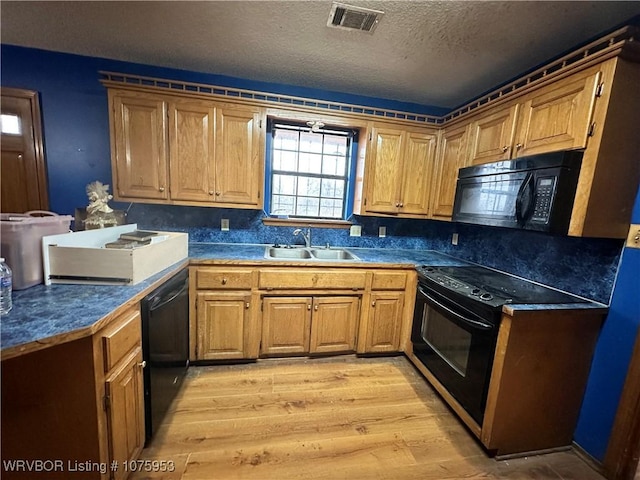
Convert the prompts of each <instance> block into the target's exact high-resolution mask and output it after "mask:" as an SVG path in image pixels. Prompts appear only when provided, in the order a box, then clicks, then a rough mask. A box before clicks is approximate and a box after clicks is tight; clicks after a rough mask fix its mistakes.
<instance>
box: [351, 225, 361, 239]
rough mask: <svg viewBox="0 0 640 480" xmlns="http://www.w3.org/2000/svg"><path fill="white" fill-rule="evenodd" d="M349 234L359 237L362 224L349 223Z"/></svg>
mask: <svg viewBox="0 0 640 480" xmlns="http://www.w3.org/2000/svg"><path fill="white" fill-rule="evenodd" d="M349 235H350V236H352V237H360V236H361V235H362V225H351V228H350V229H349Z"/></svg>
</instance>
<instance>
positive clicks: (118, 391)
mask: <svg viewBox="0 0 640 480" xmlns="http://www.w3.org/2000/svg"><path fill="white" fill-rule="evenodd" d="M142 365H143V364H142V349H141V348H140V347H138V348H136V349H135V350H134V351H133V352H131V354H130V355H129V356H128V357H127V358H126V359H125V360H123V362H122V365H121V366H120V367H119V368H116V369H115V371H114V372H113V373H112V374H111V375H110V376H109V377H108V378H107V379H106V381H105V398H106V399H108V400H107V401H106V406H105V407H106V411H107V431H108V432H109V433H108V437H109V458H110V459H111V461H112V462H113V461H117V462H118V465H119V466H120V468H118V470H116V471H114V472H113V478H114V479H118V480H119V479H123V478H126V477H127V471H126V470H125V469H124V468H122V467H123V465H124V462H130V461H133V460H136V459H137V458H138V455H139V454H140V451H141V450H142V448H143V447H144V435H145V431H144V384H143V378H142Z"/></svg>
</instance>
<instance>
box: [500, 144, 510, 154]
mask: <svg viewBox="0 0 640 480" xmlns="http://www.w3.org/2000/svg"><path fill="white" fill-rule="evenodd" d="M507 150H509V146H508V145H505V146H504V147H502V152H503V153H504V152H506V151H507Z"/></svg>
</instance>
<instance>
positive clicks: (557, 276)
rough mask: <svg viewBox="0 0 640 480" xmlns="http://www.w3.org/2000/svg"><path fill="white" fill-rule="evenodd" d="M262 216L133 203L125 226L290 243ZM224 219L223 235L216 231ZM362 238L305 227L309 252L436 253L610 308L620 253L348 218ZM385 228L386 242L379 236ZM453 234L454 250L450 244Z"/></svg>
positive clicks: (541, 238)
mask: <svg viewBox="0 0 640 480" xmlns="http://www.w3.org/2000/svg"><path fill="white" fill-rule="evenodd" d="M263 217H264V213H263V212H262V211H261V210H237V209H218V208H206V207H184V206H175V205H147V204H132V206H131V207H130V209H129V212H128V221H129V222H131V223H137V224H138V227H139V228H146V229H157V230H169V231H182V232H188V233H189V241H190V242H206V243H209V242H210V243H254V244H273V243H279V244H285V245H286V244H296V243H302V241H303V240H302V238H299V237H298V238H296V237H294V236H293V230H294V227H279V226H278V227H275V226H266V225H263V223H262V218H263ZM223 218H227V219H229V224H230V229H229V231H227V232H223V231H221V230H220V220H221V219H223ZM351 220H352V221H353V222H354V223H356V224H358V225H361V226H362V236H361V237H351V236H349V230H348V229H334V228H316V227H314V228H312V243H313V245H326V244H327V243H329V244H330V245H331V246H339V247H361V248H396V249H426V250H437V251H439V252H442V253H447V254H450V255H453V256H456V257H459V258H462V259H465V260H469V261H471V262H475V263H479V264H481V265H485V266H488V267H493V268H496V269H498V270H503V271H505V272H509V273H512V274H514V275H519V276H522V277H524V278H527V279H529V280H534V281H537V282H540V283H543V284H545V285H550V286H553V287H556V288H559V289H561V290H565V291H568V292H571V293H574V294H576V295H581V296H584V297H587V298H590V299H593V300H596V301H599V302H602V303H609V300H610V296H611V292H612V290H613V285H614V281H615V276H616V271H617V269H618V263H619V260H620V253H621V251H622V246H623V241H622V240H609V239H594V238H573V237H563V236H554V235H549V234H544V233H538V232H525V231H521V230H511V229H506V228H497V227H480V226H476V225H464V224H455V223H450V222H441V221H435V220H412V219H394V218H378V217H362V216H355V215H354V216H353V218H352V219H351ZM380 226H385V227H386V229H387V236H386V237H384V238H379V237H378V227H380ZM453 233H458V234H459V240H458V245H457V246H454V245H452V244H451V236H452V234H453Z"/></svg>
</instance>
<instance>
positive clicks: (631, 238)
mask: <svg viewBox="0 0 640 480" xmlns="http://www.w3.org/2000/svg"><path fill="white" fill-rule="evenodd" d="M627 248H640V225H634V224H631V226H630V227H629V235H628V236H627Z"/></svg>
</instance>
